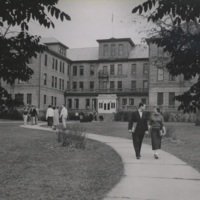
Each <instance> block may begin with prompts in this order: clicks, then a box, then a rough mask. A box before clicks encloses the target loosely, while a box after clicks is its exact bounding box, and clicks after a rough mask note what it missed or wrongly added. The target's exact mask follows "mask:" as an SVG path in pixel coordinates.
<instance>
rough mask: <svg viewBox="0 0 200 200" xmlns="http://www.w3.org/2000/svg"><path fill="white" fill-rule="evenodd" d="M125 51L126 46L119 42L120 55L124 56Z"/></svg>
mask: <svg viewBox="0 0 200 200" xmlns="http://www.w3.org/2000/svg"><path fill="white" fill-rule="evenodd" d="M123 52H124V46H123V44H119V56H122V55H123Z"/></svg>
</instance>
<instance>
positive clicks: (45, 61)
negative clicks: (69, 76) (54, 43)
mask: <svg viewBox="0 0 200 200" xmlns="http://www.w3.org/2000/svg"><path fill="white" fill-rule="evenodd" d="M47 60H48V57H47V54H45V56H44V65H45V66H47Z"/></svg>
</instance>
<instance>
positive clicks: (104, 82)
mask: <svg viewBox="0 0 200 200" xmlns="http://www.w3.org/2000/svg"><path fill="white" fill-rule="evenodd" d="M103 89H107V81H103Z"/></svg>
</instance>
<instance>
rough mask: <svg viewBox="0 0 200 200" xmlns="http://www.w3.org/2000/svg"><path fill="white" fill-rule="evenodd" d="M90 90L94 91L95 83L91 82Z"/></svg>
mask: <svg viewBox="0 0 200 200" xmlns="http://www.w3.org/2000/svg"><path fill="white" fill-rule="evenodd" d="M90 89H91V90H93V89H94V81H90Z"/></svg>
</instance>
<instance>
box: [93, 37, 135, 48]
mask: <svg viewBox="0 0 200 200" xmlns="http://www.w3.org/2000/svg"><path fill="white" fill-rule="evenodd" d="M125 41H126V42H129V43H130V44H131V46H135V44H134V42H133V41H132V40H131V38H110V39H102V40H97V42H98V43H102V42H125Z"/></svg>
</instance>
